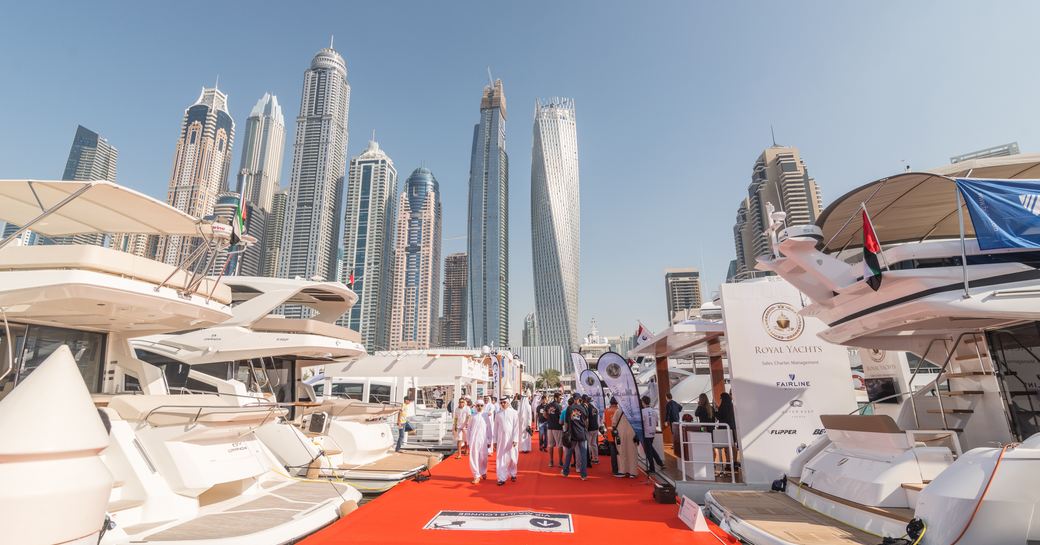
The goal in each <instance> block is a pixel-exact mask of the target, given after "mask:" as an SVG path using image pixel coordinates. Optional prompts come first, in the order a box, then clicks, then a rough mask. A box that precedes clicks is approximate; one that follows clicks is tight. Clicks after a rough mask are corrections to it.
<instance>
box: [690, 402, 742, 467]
mask: <svg viewBox="0 0 1040 545" xmlns="http://www.w3.org/2000/svg"><path fill="white" fill-rule="evenodd" d="M683 414H689V415H691V416H692V413H690V412H684V413H683ZM698 433H704V434H708V436H709V437H710V438H711V441H709V442H705V441H697V440H696V439H698V436H697V435H693V434H698ZM720 439H721V440H720ZM695 446H701V447H704V446H708V447H709V448H710V450H711V458H710V459H708V460H700V459H697V458H696V455H695V454H694V448H695ZM717 449H721V450H723V452H725V454H726V459H725V460H724V461H721V462H718V461H715V457H716V455H717V454H718V452H717ZM735 451H736V449H735V446H734V444H733V430H732V429H731V428H730V427H729V424H726V423H725V422H679V452H677V453H676V456H677V457H678V458H679V469H680V474H681V475H682V480H683V481H686V480H689V479H688V478H687V477H688V475H687V466H688V465H689V464H693V473H696V472H697V470H698V469H699V468H704V467H706V466H708V467H711V475H709V476H708V478H704V479H698V478H697V477H696V475H694V476H693V477H694V478H693V480H706V481H715V480H716V473H717V472H716V468H718V467H719V466H722V468H723V470H724V471H726V472H728V473H729V482H731V483H735V482H737V473H736V464H735V456H734V454H735ZM687 454H689V456H687Z"/></svg>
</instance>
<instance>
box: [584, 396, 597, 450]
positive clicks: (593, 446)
mask: <svg viewBox="0 0 1040 545" xmlns="http://www.w3.org/2000/svg"><path fill="white" fill-rule="evenodd" d="M581 404H582V406H583V407H585V412H586V413H588V415H589V430H588V441H589V463H590V464H598V463H599V428H600V422H599V409H597V408H596V406H595V405H594V404H593V403H592V398H590V397H589V396H587V395H583V396H581Z"/></svg>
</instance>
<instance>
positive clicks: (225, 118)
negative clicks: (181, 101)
mask: <svg viewBox="0 0 1040 545" xmlns="http://www.w3.org/2000/svg"><path fill="white" fill-rule="evenodd" d="M234 140H235V121H234V120H233V119H231V114H230V113H228V105H227V95H225V94H224V93H222V92H220V90H219V89H217V88H216V87H214V88H206V87H203V88H202V93H201V94H199V98H198V100H196V101H195V103H194V104H192V105H191V106H189V107H188V109H187V110H184V121H183V122H182V123H181V135H180V138H179V139H178V140H177V150H176V153H175V155H174V160H173V174H172V175H171V176H170V190H169V193H168V196H167V202H168V203H169V204H170V205H171V206H173V207H174V208H176V209H178V210H180V211H182V212H185V213H187V214H189V215H192V216H195V217H197V218H202V217H205V216H208V215H210V214H212V213H213V206H214V205H215V204H216V203H217V194H218V193H220V191H221V190H223V189H225V188H226V185H227V179H228V174H229V173H230V172H231V148H232V145H233V144H234ZM198 244H200V242H199V240H198V239H197V237H181V236H177V235H173V236H169V237H161V239H160V240H159V246H158V249H157V252H156V253H157V255H156V259H158V260H159V261H163V262H165V263H168V264H170V265H178V264H180V263H181V261H183V260H184V259H185V258H186V257H188V255H189V254H191V252H192V250H194V249H195V247H196V246H197V245H198Z"/></svg>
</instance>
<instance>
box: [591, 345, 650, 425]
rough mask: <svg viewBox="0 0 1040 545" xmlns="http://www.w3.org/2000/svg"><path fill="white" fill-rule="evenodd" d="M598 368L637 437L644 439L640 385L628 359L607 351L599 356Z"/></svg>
mask: <svg viewBox="0 0 1040 545" xmlns="http://www.w3.org/2000/svg"><path fill="white" fill-rule="evenodd" d="M596 369H597V370H598V371H599V376H600V377H602V378H603V382H604V383H605V384H606V385H607V389H609V390H610V393H611V394H613V395H614V399H616V400H617V401H618V406H619V407H620V408H621V412H622V413H624V415H625V420H628V423H629V424H631V425H632V429H633V430H635V432H636V437H637V438H639V440H640V441H642V439H643V412H642V410H641V407H640V406H639V385H638V384H636V377H635V375H633V374H632V368H631V367H629V366H628V361H627V360H625V358H623V357H622V356H621V354H618V353H617V352H607V353H606V354H603V355H602V356H600V357H599V361H597V362H596Z"/></svg>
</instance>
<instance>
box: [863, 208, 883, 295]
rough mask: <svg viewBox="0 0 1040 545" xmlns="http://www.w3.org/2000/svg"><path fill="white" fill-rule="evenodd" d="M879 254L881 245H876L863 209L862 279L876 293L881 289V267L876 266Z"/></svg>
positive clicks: (875, 234)
mask: <svg viewBox="0 0 1040 545" xmlns="http://www.w3.org/2000/svg"><path fill="white" fill-rule="evenodd" d="M880 253H881V244H879V243H878V239H877V233H875V232H874V226H873V225H872V224H871V223H870V216H868V215H867V208H866V207H865V206H864V207H863V279H864V280H866V281H867V285H868V286H870V289H872V290H874V291H877V290H878V289H879V288H880V287H881V265H880V264H878V254H880Z"/></svg>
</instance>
